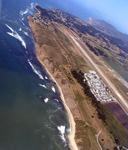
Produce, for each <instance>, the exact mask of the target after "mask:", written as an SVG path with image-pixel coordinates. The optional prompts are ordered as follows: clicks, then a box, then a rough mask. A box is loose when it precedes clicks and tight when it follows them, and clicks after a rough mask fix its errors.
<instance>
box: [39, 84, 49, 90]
mask: <svg viewBox="0 0 128 150" xmlns="http://www.w3.org/2000/svg"><path fill="white" fill-rule="evenodd" d="M38 85H39V86H41V87H43V88H45V89H46V88H47V87H46V85H44V84H38Z"/></svg>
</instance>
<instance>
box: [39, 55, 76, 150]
mask: <svg viewBox="0 0 128 150" xmlns="http://www.w3.org/2000/svg"><path fill="white" fill-rule="evenodd" d="M37 58H38V60H39V62H40V63H41V64H42V65H43V66H44V68H45V70H46V72H47V73H48V75H49V76H50V78H51V80H52V81H53V82H55V83H56V86H57V88H58V90H59V92H60V97H61V100H62V101H63V105H64V107H65V109H66V112H67V115H68V119H69V124H70V132H69V134H68V140H69V147H70V149H71V150H78V147H77V144H76V142H75V130H76V129H75V126H76V123H75V121H74V118H73V115H72V113H71V111H70V109H69V107H68V106H67V104H66V102H65V98H64V95H63V92H62V90H61V87H60V86H59V84H58V83H57V81H56V80H55V78H54V77H53V76H52V74H51V73H50V72H49V70H48V69H47V67H46V66H45V64H43V63H42V61H41V60H40V58H39V57H38V56H37Z"/></svg>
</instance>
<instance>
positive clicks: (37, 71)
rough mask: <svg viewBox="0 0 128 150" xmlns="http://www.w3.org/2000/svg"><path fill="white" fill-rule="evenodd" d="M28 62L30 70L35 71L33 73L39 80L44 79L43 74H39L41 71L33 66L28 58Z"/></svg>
mask: <svg viewBox="0 0 128 150" xmlns="http://www.w3.org/2000/svg"><path fill="white" fill-rule="evenodd" d="M28 63H29V65H30V66H31V68H32V70H33V71H34V72H35V74H37V75H38V77H39V78H40V79H41V80H44V78H43V76H42V75H41V72H40V71H39V70H37V69H36V68H35V67H34V65H33V64H32V63H31V61H30V60H29V59H28Z"/></svg>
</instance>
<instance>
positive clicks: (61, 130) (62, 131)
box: [57, 125, 66, 143]
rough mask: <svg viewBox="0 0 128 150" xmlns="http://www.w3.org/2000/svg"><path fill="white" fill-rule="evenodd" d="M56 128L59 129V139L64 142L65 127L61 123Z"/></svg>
mask: <svg viewBox="0 0 128 150" xmlns="http://www.w3.org/2000/svg"><path fill="white" fill-rule="evenodd" d="M57 129H58V130H59V133H60V137H61V139H62V140H63V142H64V143H66V139H65V131H66V127H65V126H63V125H61V126H57Z"/></svg>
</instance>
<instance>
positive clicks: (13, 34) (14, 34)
mask: <svg viewBox="0 0 128 150" xmlns="http://www.w3.org/2000/svg"><path fill="white" fill-rule="evenodd" d="M5 25H6V27H7V28H8V29H9V30H10V31H11V32H7V34H8V35H10V36H12V37H14V38H16V39H17V40H19V41H20V42H21V44H22V46H23V47H24V48H25V49H26V43H25V41H24V40H23V38H22V37H21V36H20V35H19V34H18V33H17V32H16V31H14V30H13V29H12V28H11V27H10V26H9V25H7V24H5Z"/></svg>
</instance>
